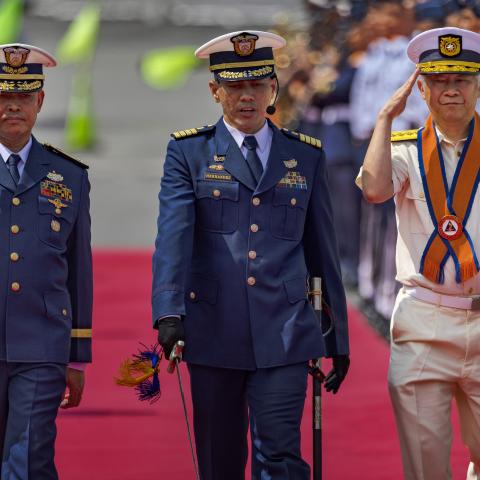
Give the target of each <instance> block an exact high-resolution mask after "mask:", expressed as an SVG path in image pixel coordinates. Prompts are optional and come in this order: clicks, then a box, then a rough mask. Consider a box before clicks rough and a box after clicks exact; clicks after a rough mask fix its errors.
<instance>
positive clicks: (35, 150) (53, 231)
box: [0, 44, 93, 480]
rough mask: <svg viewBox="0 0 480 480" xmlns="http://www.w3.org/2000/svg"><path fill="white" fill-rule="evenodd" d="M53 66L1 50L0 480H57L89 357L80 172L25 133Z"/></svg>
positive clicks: (88, 269) (49, 60) (16, 48)
mask: <svg viewBox="0 0 480 480" xmlns="http://www.w3.org/2000/svg"><path fill="white" fill-rule="evenodd" d="M55 65H56V61H55V59H54V58H53V57H52V56H51V55H50V54H49V53H47V52H45V51H44V50H41V49H40V48H37V47H34V46H30V45H24V44H9V45H0V72H1V73H0V156H1V158H0V236H1V241H0V252H1V255H0V292H1V300H0V452H2V463H1V467H0V478H1V479H2V480H10V479H16V480H33V479H34V480H40V479H41V480H56V479H57V478H58V475H57V472H56V468H55V464H54V444H55V437H56V426H55V420H56V417H57V413H58V408H59V407H60V406H62V407H63V408H71V407H76V406H78V405H79V403H80V401H81V398H82V392H83V387H84V382H85V378H84V377H85V375H84V371H83V370H84V368H85V363H88V362H90V361H91V324H92V298H93V294H92V284H93V280H92V256H91V247H90V213H89V206H90V202H89V191H90V184H89V181H88V175H87V170H86V169H87V167H86V165H84V164H82V163H80V162H79V161H78V160H75V159H73V158H71V157H69V156H68V155H66V154H64V153H62V152H61V151H59V150H58V149H56V148H54V147H52V146H50V145H48V144H40V143H39V142H38V141H37V140H36V139H35V137H34V136H33V135H32V129H33V127H34V125H35V122H36V119H37V114H38V113H39V112H40V110H41V108H42V104H43V100H44V96H45V94H44V91H43V82H44V74H43V67H54V66H55ZM66 387H67V391H66V392H65V389H66Z"/></svg>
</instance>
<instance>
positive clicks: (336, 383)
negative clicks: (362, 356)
mask: <svg viewBox="0 0 480 480" xmlns="http://www.w3.org/2000/svg"><path fill="white" fill-rule="evenodd" d="M332 363H333V368H332V369H331V370H330V371H329V372H328V374H327V376H326V377H325V390H326V391H327V392H332V393H334V394H335V393H337V392H338V389H339V388H340V385H341V384H342V382H343V380H344V378H345V377H346V376H347V372H348V367H349V366H350V357H349V356H348V355H335V356H334V357H332Z"/></svg>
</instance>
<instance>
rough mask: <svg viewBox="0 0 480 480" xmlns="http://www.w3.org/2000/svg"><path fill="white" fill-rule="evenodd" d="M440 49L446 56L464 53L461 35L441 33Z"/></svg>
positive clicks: (439, 39) (439, 38)
mask: <svg viewBox="0 0 480 480" xmlns="http://www.w3.org/2000/svg"><path fill="white" fill-rule="evenodd" d="M438 43H439V50H440V53H441V54H442V55H443V56H444V57H456V56H457V55H460V54H461V53H462V37H461V36H460V35H441V36H440V37H438Z"/></svg>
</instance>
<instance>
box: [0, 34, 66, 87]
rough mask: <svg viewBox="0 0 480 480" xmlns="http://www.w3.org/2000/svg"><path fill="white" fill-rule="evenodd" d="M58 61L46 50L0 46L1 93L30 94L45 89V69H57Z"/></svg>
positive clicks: (23, 46) (11, 44) (19, 44)
mask: <svg viewBox="0 0 480 480" xmlns="http://www.w3.org/2000/svg"><path fill="white" fill-rule="evenodd" d="M56 65H57V61H56V60H55V58H54V57H53V56H52V55H50V54H49V53H48V52H46V51H45V50H42V49H41V48H38V47H34V46H32V45H25V44H23V43H10V44H6V45H0V92H2V93H28V92H37V91H39V90H41V89H42V88H43V82H44V80H45V75H44V74H43V67H44V66H45V67H55V66H56Z"/></svg>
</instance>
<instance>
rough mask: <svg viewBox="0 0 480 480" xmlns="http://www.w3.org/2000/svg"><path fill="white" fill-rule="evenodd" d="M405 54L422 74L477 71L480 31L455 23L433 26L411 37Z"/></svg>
mask: <svg viewBox="0 0 480 480" xmlns="http://www.w3.org/2000/svg"><path fill="white" fill-rule="evenodd" d="M407 55H408V58H410V60H411V61H412V62H414V63H415V64H416V65H417V68H418V69H419V70H420V73H421V74H422V75H430V74H439V73H464V74H473V75H476V74H478V73H479V72H480V35H479V34H478V33H475V32H471V31H470V30H463V29H461V28H455V27H444V28H434V29H432V30H427V31H425V32H422V33H420V34H419V35H417V36H416V37H414V38H412V40H411V41H410V43H409V45H408V48H407Z"/></svg>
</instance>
